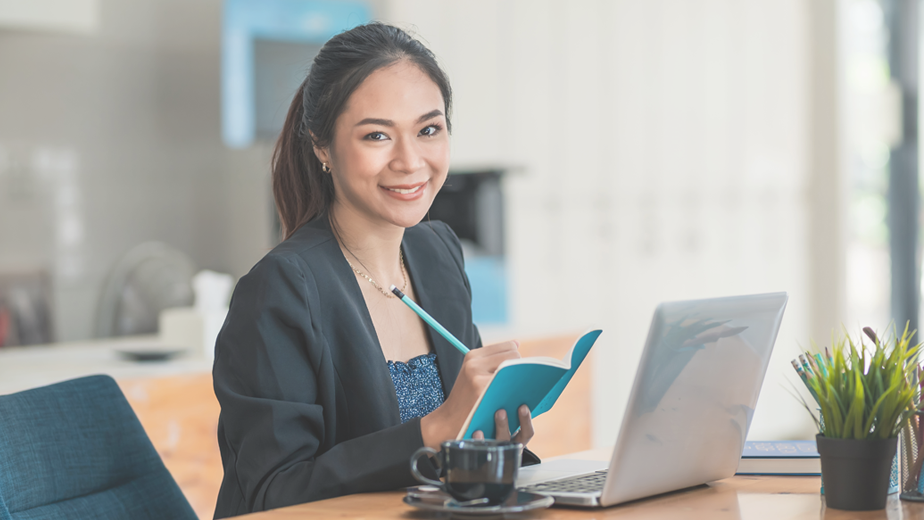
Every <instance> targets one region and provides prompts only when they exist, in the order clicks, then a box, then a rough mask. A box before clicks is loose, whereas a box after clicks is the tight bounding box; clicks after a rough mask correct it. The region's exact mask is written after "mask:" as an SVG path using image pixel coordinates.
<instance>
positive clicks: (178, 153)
mask: <svg viewBox="0 0 924 520" xmlns="http://www.w3.org/2000/svg"><path fill="white" fill-rule="evenodd" d="M919 16H920V15H919V9H918V3H917V1H916V0H914V1H911V0H881V1H880V0H754V1H749V2H741V1H738V0H645V1H637V0H624V1H623V0H582V1H574V0H568V1H563V0H468V1H465V2H450V1H432V0H428V1H423V0H368V1H361V0H354V1H343V2H338V1H321V0H224V1H222V0H184V1H179V0H21V1H20V0H0V345H3V347H2V348H0V351H2V350H3V349H4V348H13V347H15V346H17V345H18V346H21V345H29V344H41V343H50V342H75V341H76V342H79V341H87V340H91V339H93V338H99V337H107V336H120V335H137V334H153V333H156V332H157V331H158V323H159V322H158V318H159V314H160V313H161V311H162V310H163V309H167V308H172V307H184V306H189V305H192V302H193V300H194V292H195V291H194V290H193V289H194V287H192V282H191V280H192V276H193V275H194V274H195V273H196V272H200V271H201V270H205V269H207V270H211V271H215V272H218V273H227V274H229V275H231V277H232V278H233V279H237V278H238V277H240V276H242V275H243V274H245V273H246V272H247V271H248V270H249V268H250V267H251V266H252V265H253V264H254V263H255V262H256V261H257V260H258V259H259V258H260V257H261V256H262V255H264V254H265V253H266V252H267V251H268V250H269V249H270V248H272V247H273V246H274V245H275V244H276V243H277V242H278V240H279V234H278V233H279V232H278V221H277V219H276V217H275V209H274V206H273V201H272V196H271V193H270V177H269V162H270V156H271V153H272V147H273V144H274V140H275V138H276V135H277V133H278V130H279V128H280V126H281V123H282V119H283V118H284V116H285V112H286V109H287V108H288V105H289V102H290V101H291V97H292V95H293V93H294V92H295V90H296V88H297V87H298V85H299V84H300V82H301V81H302V79H303V78H304V75H305V73H306V71H307V68H308V65H309V64H310V62H311V60H312V59H313V56H314V53H315V52H317V49H318V48H319V46H320V45H321V44H322V43H323V42H324V41H325V40H326V39H328V38H329V37H330V36H332V35H334V34H336V33H338V32H340V31H342V30H344V29H347V28H349V27H352V26H354V25H356V24H359V23H363V22H366V21H370V20H374V19H375V20H383V21H387V22H391V23H394V24H397V25H399V26H400V27H402V28H405V29H407V30H409V31H410V32H412V33H413V34H414V35H416V36H417V37H418V38H419V39H420V40H422V41H423V42H424V43H425V44H426V45H428V46H429V47H430V49H431V50H433V51H434V53H435V54H436V55H437V57H438V59H439V60H440V62H441V64H442V65H443V66H444V68H445V70H446V71H447V72H448V74H449V76H450V79H451V82H452V85H453V89H454V102H455V106H454V114H453V116H454V117H453V136H452V172H451V173H452V174H453V175H452V177H451V178H450V181H449V182H448V183H447V186H446V188H444V191H443V192H442V193H441V194H440V196H439V198H438V200H437V202H436V203H435V204H434V208H433V212H432V216H433V218H434V219H436V218H439V219H442V220H446V221H447V222H449V223H450V224H451V225H452V226H453V228H454V229H455V230H456V232H457V234H459V235H460V237H462V238H463V239H464V240H465V248H466V255H467V258H466V261H467V269H468V271H469V275H470V277H471V279H472V285H473V291H474V300H475V301H474V307H475V308H474V312H475V319H476V322H477V323H478V324H479V325H480V327H481V329H482V334H483V336H484V337H485V340H486V341H494V340H503V339H509V338H513V337H516V338H521V339H524V338H526V339H528V338H542V337H553V336H561V335H567V334H576V333H579V332H581V331H582V330H584V329H585V328H587V327H590V326H600V327H602V328H603V329H604V331H605V332H604V335H603V337H602V338H601V341H600V343H598V346H597V347H595V352H594V357H593V363H592V366H591V370H592V371H593V380H592V381H593V383H592V392H591V397H592V410H593V421H592V429H593V432H592V439H593V443H594V444H595V445H608V444H611V443H612V441H613V439H614V438H615V435H616V431H617V428H618V424H619V420H620V418H621V414H622V407H623V404H622V402H623V399H625V396H626V395H627V393H628V390H629V388H630V386H631V382H632V378H633V376H634V373H635V367H636V364H637V362H638V359H639V355H640V351H641V347H642V345H643V343H644V340H645V336H646V334H647V331H648V324H649V321H650V319H651V313H652V311H653V310H654V307H655V305H656V304H657V303H658V302H661V301H665V300H677V299H687V298H700V297H711V296H723V295H731V294H743V293H754V292H769V291H787V292H788V293H789V295H790V301H789V306H788V309H787V311H786V316H785V318H784V321H783V328H782V330H781V331H780V335H779V337H778V339H777V343H776V347H775V353H774V358H773V361H772V364H771V368H770V372H769V373H768V376H767V379H766V381H765V383H764V388H763V391H762V394H761V404H760V405H759V406H758V409H757V411H756V413H755V416H754V423H753V426H752V429H751V435H750V437H751V438H760V439H789V438H810V437H811V436H812V435H813V433H814V432H813V426H812V424H811V421H810V420H809V418H808V415H807V414H806V413H805V412H804V410H802V409H801V405H800V404H799V402H798V401H797V400H796V399H795V398H794V397H793V395H792V393H794V392H796V393H798V392H799V387H800V386H801V383H799V381H798V378H796V377H795V376H794V374H792V368H791V366H790V364H789V360H790V359H791V358H793V357H795V356H796V355H797V354H798V353H799V350H800V349H805V348H808V347H809V346H810V344H811V340H815V341H817V342H818V343H819V344H820V345H824V344H826V342H827V340H828V338H829V337H830V334H831V331H832V330H833V329H836V328H840V327H841V326H842V325H843V326H846V327H848V329H850V330H851V331H854V332H855V331H858V330H859V327H860V326H865V325H870V326H873V327H874V328H877V329H880V330H882V329H885V327H886V326H887V324H888V323H889V321H890V320H892V319H895V320H896V321H897V322H899V323H905V322H906V321H911V323H912V328H917V323H918V314H919V306H918V301H919V299H920V292H921V289H920V281H919V279H920V277H919V271H920V267H919V266H920V262H919V258H920V256H919V253H918V250H919V243H920V240H919V226H918V222H919V220H920V210H919V204H918V200H919V193H920V190H919V187H918V180H917V179H918V166H917V157H918V155H917V148H918V142H917V140H918V133H917V121H918V102H917V99H918V79H917V75H918V68H919V67H918V59H919V54H920V53H919V52H918V46H919V43H918V42H919V38H918V26H919V23H918V20H919ZM219 285H220V284H219ZM3 372H4V368H3V366H2V364H0V378H2V377H3V375H2V374H3Z"/></svg>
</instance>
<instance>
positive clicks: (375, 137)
mask: <svg viewBox="0 0 924 520" xmlns="http://www.w3.org/2000/svg"><path fill="white" fill-rule="evenodd" d="M366 139H369V140H370V141H384V140H385V139H388V136H386V135H385V134H383V133H382V132H372V133H371V134H367V135H366Z"/></svg>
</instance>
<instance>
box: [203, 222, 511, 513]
mask: <svg viewBox="0 0 924 520" xmlns="http://www.w3.org/2000/svg"><path fill="white" fill-rule="evenodd" d="M401 247H402V249H403V251H404V258H405V262H406V266H407V270H408V274H409V276H410V278H411V281H412V283H413V284H414V291H415V293H416V295H417V298H418V300H419V303H420V305H421V306H422V307H423V308H425V309H427V310H428V312H430V313H431V314H432V315H433V317H434V318H436V319H437V320H438V321H439V322H440V323H442V324H443V325H444V326H445V327H446V328H447V329H449V330H450V331H451V332H452V333H453V334H454V335H455V336H456V337H458V338H459V339H460V340H461V341H462V343H464V344H466V345H468V346H469V347H472V348H478V347H480V346H481V337H480V336H479V334H478V330H477V328H476V327H475V325H474V324H473V323H472V312H471V290H470V288H469V284H468V279H467V278H466V276H465V271H464V270H463V261H462V249H461V247H460V244H459V240H458V238H456V236H455V234H454V233H453V232H452V230H451V229H450V228H449V227H448V226H447V225H446V224H444V223H442V222H438V221H437V222H424V223H421V224H419V225H417V226H414V227H412V228H409V229H407V230H406V232H405V234H404V240H403V242H402V245H401ZM427 332H428V333H429V339H430V343H431V345H432V347H433V349H434V351H435V352H436V355H437V360H438V363H439V372H440V376H441V378H442V381H443V391H444V392H445V395H447V396H448V395H449V392H450V390H452V385H453V383H454V382H455V380H456V375H457V374H458V373H459V369H460V368H461V366H462V355H461V354H460V353H459V352H458V351H457V350H456V349H455V348H453V347H452V345H450V344H449V343H448V342H447V341H446V340H445V339H443V338H442V337H441V336H440V335H438V334H436V333H435V332H434V331H433V330H431V329H430V328H429V327H428V328H427ZM385 361H386V360H385V357H384V355H383V354H382V349H381V347H380V346H379V342H378V337H377V336H376V333H375V329H374V328H373V325H372V318H371V317H370V316H369V311H368V309H367V308H366V304H365V301H364V300H363V296H362V292H361V291H360V288H359V285H358V284H357V282H356V278H355V276H354V275H353V271H352V270H351V269H350V266H349V265H348V264H347V262H346V259H345V258H344V257H343V254H342V253H341V251H340V246H339V245H338V244H337V241H336V240H335V239H334V236H333V234H332V232H331V229H330V225H329V222H328V219H327V218H326V216H322V217H320V218H317V219H315V220H313V221H312V222H309V223H308V224H306V225H305V226H303V227H302V228H301V229H299V230H298V231H297V232H296V233H295V234H294V235H293V236H292V237H291V238H289V239H288V240H286V241H285V242H283V243H281V244H280V245H279V246H277V247H276V248H275V249H273V250H272V251H271V252H270V253H269V254H267V255H266V256H265V257H264V258H263V259H262V260H260V262H259V263H257V265H255V266H254V267H253V269H251V271H250V273H248V274H247V275H246V276H244V277H243V278H241V280H240V282H238V284H237V287H236V288H235V290H234V295H233V297H232V298H231V309H230V311H229V313H228V317H227V319H226V320H225V323H224V326H223V327H222V330H221V333H220V334H219V335H218V341H217V344H216V348H215V365H214V368H213V376H214V384H215V395H216V396H217V397H218V401H219V403H220V404H221V416H220V418H219V421H218V444H219V447H220V449H221V458H222V463H223V464H224V470H225V474H224V480H223V481H222V484H221V490H220V492H219V494H218V504H217V507H216V510H215V518H224V517H227V516H232V515H239V514H244V513H249V512H253V511H261V510H265V509H272V508H277V507H282V506H287V505H292V504H298V503H303V502H308V501H312V500H318V499H322V498H329V497H334V496H339V495H346V494H350V493H358V492H368V491H380V490H387V489H395V488H399V487H405V486H411V485H414V484H416V482H415V480H414V478H413V477H412V476H411V473H410V469H409V459H410V457H411V454H412V453H414V451H415V450H417V449H418V448H420V447H421V446H423V439H422V437H421V433H420V420H419V419H415V420H411V421H408V422H407V423H405V424H401V420H400V416H399V412H398V402H397V398H396V397H395V389H394V385H393V383H392V380H391V376H390V375H389V372H388V366H387V365H386V363H385ZM526 458H528V457H526Z"/></svg>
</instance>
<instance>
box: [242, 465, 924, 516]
mask: <svg viewBox="0 0 924 520" xmlns="http://www.w3.org/2000/svg"><path fill="white" fill-rule="evenodd" d="M820 481H821V479H820V478H819V477H744V476H741V477H732V478H728V479H725V480H720V481H718V482H713V483H711V484H709V485H707V486H700V487H697V488H692V489H688V490H684V491H678V492H675V493H668V494H665V495H661V496H658V497H654V498H648V499H645V500H637V501H635V502H630V503H628V504H624V505H620V506H614V507H609V508H605V509H595V510H587V509H572V508H560V507H552V508H550V509H544V510H541V511H536V512H530V513H526V514H523V515H510V516H509V517H508V518H543V519H596V518H619V519H624V520H625V519H646V520H648V519H662V518H671V519H673V518H677V519H683V520H724V519H727V520H732V519H742V520H751V519H760V520H781V519H793V520H802V519H824V520H854V519H856V520H865V519H880V518H882V519H885V518H887V519H893V520H894V519H924V504H921V503H912V502H904V501H901V500H899V499H898V495H890V496H889V502H888V504H887V506H886V509H885V510H884V511H863V512H850V511H840V510H837V509H827V508H826V507H825V505H824V500H823V498H822V497H821V495H819V493H818V490H819V486H820V483H821V482H820ZM403 497H404V492H402V491H392V492H387V493H367V494H361V495H350V496H345V497H339V498H332V499H329V500H321V501H319V502H312V503H308V504H301V505H297V506H291V507H284V508H281V509H276V510H273V511H266V512H263V513H254V514H251V515H245V516H242V517H238V518H246V519H253V520H285V519H296V518H299V519H300V518H311V519H324V518H408V519H426V518H448V516H446V515H442V516H440V515H438V514H432V513H428V512H424V511H420V510H417V509H414V508H412V507H410V506H408V505H405V504H404V502H402V501H401V499H402V498H403ZM470 518H476V517H470Z"/></svg>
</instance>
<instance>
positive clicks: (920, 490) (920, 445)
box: [898, 412, 924, 502]
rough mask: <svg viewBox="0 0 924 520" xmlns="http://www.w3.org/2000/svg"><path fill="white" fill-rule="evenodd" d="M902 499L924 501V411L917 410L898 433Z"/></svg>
mask: <svg viewBox="0 0 924 520" xmlns="http://www.w3.org/2000/svg"><path fill="white" fill-rule="evenodd" d="M898 449H899V453H900V454H901V461H902V471H901V486H902V487H901V489H902V491H901V495H899V497H900V498H901V499H902V500H910V501H913V502H924V474H922V473H924V468H922V466H924V412H917V413H916V414H915V415H914V416H912V417H911V420H910V421H909V422H908V424H906V425H905V426H904V427H902V431H901V433H899V435H898Z"/></svg>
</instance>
